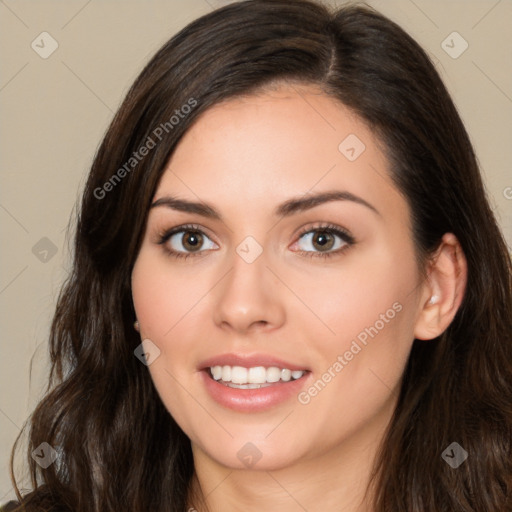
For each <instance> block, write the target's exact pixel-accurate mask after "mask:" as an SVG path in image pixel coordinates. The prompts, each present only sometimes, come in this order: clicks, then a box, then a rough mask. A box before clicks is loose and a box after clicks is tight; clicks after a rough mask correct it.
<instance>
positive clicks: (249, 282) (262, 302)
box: [214, 251, 285, 334]
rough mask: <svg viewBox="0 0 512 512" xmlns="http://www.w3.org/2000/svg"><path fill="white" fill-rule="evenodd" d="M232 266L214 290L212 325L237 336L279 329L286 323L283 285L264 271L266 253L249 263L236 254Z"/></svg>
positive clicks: (270, 272)
mask: <svg viewBox="0 0 512 512" xmlns="http://www.w3.org/2000/svg"><path fill="white" fill-rule="evenodd" d="M231 263H232V268H231V270H230V271H229V272H228V273H227V275H226V276H225V277H224V279H222V280H221V282H220V283H219V285H218V286H216V287H215V289H214V292H215V294H214V301H215V304H214V323H215V325H217V326H218V327H220V328H222V329H224V330H232V331H234V332H236V333H237V334H244V333H245V334H246V333H248V332H251V331H255V330H258V331H261V330H263V331H267V330H273V329H275V328H277V327H279V326H281V325H282V324H283V323H284V321H285V307H284V304H283V300H282V296H281V291H282V286H280V283H279V280H278V279H277V278H276V276H275V275H274V273H273V272H272V271H270V270H269V268H267V260H266V258H265V251H264V252H263V253H262V254H261V255H260V256H259V257H258V258H257V259H256V260H255V261H253V262H252V263H247V262H246V261H244V259H242V258H241V257H240V256H239V255H238V254H237V253H235V254H234V255H233V258H232V259H231ZM274 272H275V271H274Z"/></svg>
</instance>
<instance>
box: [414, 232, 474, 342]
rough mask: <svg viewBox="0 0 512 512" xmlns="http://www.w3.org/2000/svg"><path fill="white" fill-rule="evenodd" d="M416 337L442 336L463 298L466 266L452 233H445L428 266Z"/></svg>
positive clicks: (464, 258) (460, 249)
mask: <svg viewBox="0 0 512 512" xmlns="http://www.w3.org/2000/svg"><path fill="white" fill-rule="evenodd" d="M427 276H428V277H427V281H426V282H425V285H424V287H423V296H422V298H421V302H420V310H419V315H418V318H417V320H416V325H415V329H414V337H415V338H417V339H420V340H431V339H434V338H436V337H437V336H439V335H441V334H442V333H443V332H444V331H445V330H446V329H447V328H448V326H449V325H450V323H451V322H452V320H453V318H454V317H455V315H456V313H457V311H458V309H459V307H460V305H461V303H462V299H463V298H464V292H465V289H466V282H467V262H466V257H465V255H464V252H463V251H462V247H461V246H460V243H459V241H458V240H457V237H456V236H455V235H454V234H453V233H445V235H444V236H443V238H442V240H441V243H440V245H439V247H438V249H437V250H436V253H435V254H434V256H433V257H432V259H431V260H430V262H429V268H428V269H427Z"/></svg>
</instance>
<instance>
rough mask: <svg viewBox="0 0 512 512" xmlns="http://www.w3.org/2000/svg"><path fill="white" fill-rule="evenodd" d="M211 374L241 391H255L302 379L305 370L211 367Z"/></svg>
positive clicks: (262, 367)
mask: <svg viewBox="0 0 512 512" xmlns="http://www.w3.org/2000/svg"><path fill="white" fill-rule="evenodd" d="M210 372H211V375H212V377H213V378H214V379H215V380H219V381H222V382H223V383H224V382H230V383H231V384H233V385H232V386H231V387H236V388H240V389H255V388H259V387H265V386H264V385H265V384H269V383H274V382H279V381H280V380H282V381H283V382H289V381H290V380H296V379H300V378H301V377H302V376H303V375H304V373H305V370H294V371H292V370H288V369H287V368H277V367H276V366H271V367H269V368H265V367H264V366H254V367H252V368H244V367H243V366H211V367H210Z"/></svg>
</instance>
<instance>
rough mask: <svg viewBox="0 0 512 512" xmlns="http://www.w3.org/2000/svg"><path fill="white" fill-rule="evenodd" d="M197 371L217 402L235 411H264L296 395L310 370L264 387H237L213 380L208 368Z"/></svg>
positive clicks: (302, 386)
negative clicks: (298, 377) (286, 380)
mask: <svg viewBox="0 0 512 512" xmlns="http://www.w3.org/2000/svg"><path fill="white" fill-rule="evenodd" d="M199 373H200V374H201V379H202V380H203V383H204V385H205V387H206V389H207V391H208V393H209V394H210V395H211V397H212V398H213V399H214V400H215V401H216V402H217V403H218V404H220V405H222V406H224V407H227V408H228V409H232V410H234V411H237V412H258V411H265V410H267V409H270V408H271V407H274V406H276V405H279V404H281V403H283V402H286V401H287V400H289V399H290V398H292V397H297V395H298V394H299V393H300V391H301V389H302V388H304V386H305V383H306V380H308V378H309V376H310V374H311V372H306V373H305V374H304V375H303V376H302V377H301V378H300V379H297V380H290V381H288V382H283V381H279V382H276V383H275V384H272V385H271V386H267V387H264V388H257V389H237V388H230V387H228V386H225V385H224V384H220V383H219V382H217V381H216V380H214V379H213V378H212V377H210V374H209V370H203V371H201V372H199Z"/></svg>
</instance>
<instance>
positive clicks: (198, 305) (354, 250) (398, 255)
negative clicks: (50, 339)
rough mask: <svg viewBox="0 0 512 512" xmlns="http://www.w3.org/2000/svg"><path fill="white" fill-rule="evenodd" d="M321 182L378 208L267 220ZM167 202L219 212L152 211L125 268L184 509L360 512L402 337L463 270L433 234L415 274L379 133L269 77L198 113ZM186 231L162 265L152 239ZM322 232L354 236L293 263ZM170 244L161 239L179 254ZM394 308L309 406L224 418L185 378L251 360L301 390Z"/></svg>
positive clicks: (455, 293) (308, 91) (414, 330)
mask: <svg viewBox="0 0 512 512" xmlns="http://www.w3.org/2000/svg"><path fill="white" fill-rule="evenodd" d="M349 134H355V135H356V136H357V137H358V138H359V139H360V140H361V141H362V142H363V143H364V145H365V146H366V149H365V150H364V151H363V152H362V153H361V154H360V156H358V158H356V159H355V160H354V161H349V160H348V159H347V158H346V156H345V155H344V154H342V153H341V152H340V151H339V149H338V146H339V144H340V143H341V142H342V141H343V140H344V139H345V138H346V137H347V136H348V135H349ZM329 190H343V191H349V192H350V193H352V194H354V195H356V196H358V197H360V198H362V199H364V200H365V201H367V202H368V203H370V204H371V205H372V206H373V207H374V208H375V209H376V210H378V213H376V212H374V211H373V210H372V209H370V208H368V207H366V206H364V205H361V204H358V203H356V202H353V201H349V200H344V201H330V202H326V203H323V204H321V205H318V206H315V207H314V208H312V209H309V210H305V211H300V212H297V213H295V214H293V215H290V216H289V217H283V218H279V217H276V216H274V215H273V211H274V209H275V208H276V207H277V205H279V204H281V203H282V202H284V201H286V200H288V199H290V198H292V197H293V198H295V197H303V196H304V195H305V194H313V193H318V192H324V191H329ZM170 194H172V195H173V196H176V197H179V198H181V199H187V200H190V201H202V202H205V203H208V204H209V205H211V206H212V207H214V208H215V209H216V210H218V211H219V212H220V214H221V215H222V219H223V220H222V221H219V220H214V219H209V218H205V217H203V216H201V215H198V214H192V213H184V212H179V211H176V210H173V209H170V208H167V207H165V206H160V207H155V208H152V209H151V210H150V214H149V218H148V223H147V227H146V231H145V234H144V239H143V243H142V246H141V249H140V252H139V255H138V257H137V260H136V263H135V266H134V268H133V273H132V292H133V301H134V306H135V310H136V313H137V319H138V321H139V323H140V333H141V339H147V338H149V339H150V340H151V341H152V342H153V343H154V344H155V345H156V346H157V347H158V348H159V349H160V351H161V353H160V355H159V357H157V358H156V359H155V360H154V362H153V363H152V364H151V365H150V366H148V369H149V371H150V374H151V377H152V379H153V381H154V383H155V386H156V389H157V390H158V393H159V395H160V397H161V399H162V402H163V403H164V405H165V407H166V408H167V409H168V411H169V412H170V414H171V415H172V416H173V417H174V418H175V420H176V421H177V422H178V424H179V425H180V426H181V428H182V429H183V430H184V432H185V433H186V434H187V435H188V437H189V438H190V440H191V443H192V449H193V454H194V462H195V469H196V480H195V483H194V486H193V489H192V492H191V499H190V506H191V507H195V508H196V509H197V510H202V509H201V508H200V507H199V504H198V503H197V501H196V502H194V497H193V494H194V493H195V492H197V491H198V488H199V487H200V488H201V489H202V491H203V493H204V494H205V495H206V496H207V504H208V506H209V509H210V510H211V511H223V512H230V511H235V510H236V511H238V510H245V511H258V512H259V511H261V510H269V511H271V510H279V511H280V512H292V511H294V512H295V511H303V510H308V511H324V510H338V511H347V512H348V511H350V512H355V511H357V512H362V511H370V510H371V507H370V505H369V504H368V503H367V502H366V501H365V499H364V495H365V488H366V485H367V483H368V478H369V474H370V471H371V465H372V463H373V461H374V457H375V454H376V451H377V449H378V446H379V443H380V441H381V440H382V436H383V435H384V432H385V429H386V427H387V425H388V423H389V421H390V418H391V415H392V413H393V410H394V407H395V405H396V399H397V396H398V391H399V387H400V383H401V379H402V375H403V371H404V368H405V364H406V361H407V357H408V355H409V352H410V350H411V346H412V343H413V340H414V338H415V337H416V338H421V339H431V338H434V337H435V336H437V335H439V334H440V333H441V332H443V331H444V330H445V329H446V327H447V326H448V325H449V323H450V322H451V320H452V319H453V316H454V315H455V313H456V310H457V308H458V307H459V305H460V302H461V300H462V295H463V292H464V286H465V279H466V263H465V259H464V255H463V254H462V251H461V250H460V246H459V244H458V242H457V240H456V238H455V237H454V236H453V235H450V234H447V235H445V237H444V238H443V242H442V244H441V245H440V248H439V250H438V252H437V253H436V255H435V256H436V257H435V259H434V260H433V261H432V262H431V263H429V265H428V268H426V271H427V275H428V278H427V279H423V278H422V274H421V272H420V269H419V268H418V267H417V263H416V259H415V248H414V245H413V240H412V233H411V224H410V210H409V208H408V205H407V202H406V200H405V199H404V198H403V197H402V196H401V194H400V193H399V192H398V190H397V189H396V188H395V186H394V185H393V183H392V181H391V179H390V177H389V174H388V163H387V161H386V159H385V157H384V156H383V153H382V152H381V151H380V149H379V146H378V144H377V140H376V139H375V137H374V135H373V134H372V132H371V131H370V130H369V129H368V128H367V127H366V126H365V124H364V123H363V122H362V121H361V120H360V119H358V118H357V117H356V116H355V115H353V114H352V113H351V112H350V111H349V110H348V109H347V108H346V107H344V106H343V105H341V104H340V103H338V102H336V101H335V100H334V99H332V98H330V97H328V96H326V95H325V94H323V93H321V92H320V91H319V90H317V89H315V88H313V87H310V86H301V87H298V86H296V85H294V86H291V85H283V86H282V87H280V88H276V89H273V90H267V91H266V92H262V93H260V94H258V95H252V96H248V97H245V98H239V99H232V100H229V101H226V102H224V103H222V104H219V105H216V106H214V107H213V108H210V109H209V110H208V111H206V112H205V113H203V114H202V115H201V117H200V118H199V119H198V120H197V121H196V122H195V123H194V125H193V126H192V127H191V128H190V129H189V130H188V131H187V133H186V134H185V136H184V137H183V139H182V140H181V141H180V144H179V145H178V147H177V148H176V151H175V152H174V154H173V155H172V157H171V159H170V161H169V163H168V166H167V168H166V169H165V172H164V174H163V176H162V179H161V181H160V183H159V185H158V188H157V191H156V193H155V196H154V200H157V199H159V198H161V197H163V196H165V195H170ZM186 223H193V224H197V225H199V227H200V229H201V230H202V231H203V232H204V233H205V235H206V237H205V238H204V239H203V246H201V249H203V248H204V250H202V252H200V253H199V255H196V256H191V257H189V258H187V259H186V260H185V259H176V258H172V257H170V256H169V255H168V254H166V253H165V251H164V245H162V244H158V241H159V234H160V233H161V232H163V231H165V230H168V229H170V228H174V227H177V226H180V225H182V224H186ZM323 223H330V224H333V225H336V226H339V227H341V228H344V229H345V230H348V231H349V232H350V233H351V234H352V236H353V237H354V238H355V240H356V243H355V244H354V245H351V246H347V245H345V246H344V247H345V250H344V251H343V252H341V253H337V254H335V253H334V252H335V251H336V250H337V247H341V246H343V245H344V244H345V242H344V241H343V240H342V239H339V238H338V237H337V236H335V237H334V240H335V244H336V246H335V247H334V248H333V249H330V251H331V252H332V253H333V256H332V257H331V258H321V257H308V254H309V255H310V254H311V253H316V254H318V253H321V251H322V248H321V247H319V246H318V245H316V246H315V245H314V244H313V243H312V241H311V239H310V236H308V235H300V230H301V228H309V230H308V232H311V230H313V229H315V228H316V229H318V225H321V224H323ZM320 231H321V229H320ZM182 234H183V233H182ZM185 235H186V233H185ZM247 236H251V237H253V238H254V239H255V240H256V241H257V242H258V244H259V245H260V246H261V248H262V250H263V252H262V253H261V255H260V256H259V257H258V258H257V259H256V260H255V261H254V262H252V263H247V262H246V261H245V260H244V259H243V258H241V257H240V256H239V255H238V254H237V252H236V248H237V246H238V245H239V244H240V243H241V242H242V241H243V240H244V239H245V238H246V237H247ZM299 236H301V238H299ZM184 238H185V240H187V238H186V237H183V236H181V235H177V236H175V237H174V238H173V240H174V242H173V245H172V246H171V241H167V242H166V244H165V245H166V246H167V247H168V248H171V249H172V248H174V249H175V250H181V251H186V247H187V246H185V247H184V246H183V241H184V240H183V239H184ZM308 240H309V241H308ZM330 240H333V239H330ZM188 247H189V252H193V251H190V246H188ZM300 251H303V253H301V252H300ZM194 254H198V253H194ZM434 294H435V295H436V296H437V297H438V299H437V302H436V303H435V304H429V302H428V300H429V298H430V297H431V296H432V295H434ZM396 303H399V305H400V306H401V310H400V312H397V313H396V315H394V318H393V319H391V320H389V321H388V322H386V323H385V326H384V327H383V328H382V329H380V330H379V331H378V334H377V335H375V336H374V337H373V338H369V339H368V342H367V345H366V346H362V350H361V351H359V352H358V353H357V355H355V356H354V357H353V358H352V360H350V361H348V362H347V364H346V365H345V366H344V367H343V369H342V370H341V371H339V372H338V373H335V377H333V378H332V379H331V381H330V382H329V383H328V384H327V385H326V386H325V387H324V388H323V389H322V390H321V391H320V392H319V393H317V394H316V396H314V397H312V398H311V400H310V402H309V403H307V404H301V403H300V402H299V401H298V400H297V397H295V396H294V397H292V399H290V400H288V401H287V402H286V403H284V404H282V405H278V406H276V407H273V408H271V409H269V410H266V411H263V412H257V413H247V412H244V413H241V412H235V411H233V410H230V409H227V408H224V407H222V406H220V405H219V404H217V403H216V402H215V401H213V399H212V398H211V397H210V396H209V394H208V393H207V391H206V390H205V388H204V386H203V384H202V382H201V379H200V378H199V377H200V375H199V373H198V370H197V369H198V366H199V363H200V362H201V361H203V360H204V359H206V358H209V357H212V356H214V355H218V354H222V353H227V352H238V353H254V352H263V353H267V354H271V355H273V356H276V357H279V358H282V359H284V360H286V361H291V362H293V363H296V364H299V365H302V366H304V367H307V368H310V369H311V372H312V373H311V374H310V375H309V376H308V379H307V383H306V384H305V385H304V389H306V390H307V389H308V388H309V387H310V386H312V385H313V384H314V382H315V381H317V380H318V379H319V378H321V376H322V375H323V374H324V373H325V372H326V371H327V370H328V369H329V368H330V367H331V368H332V366H333V364H334V363H335V362H336V360H337V357H338V356H339V355H343V354H344V353H345V352H346V351H347V350H349V349H350V346H351V343H352V341H353V340H354V339H356V337H357V335H358V334H360V333H361V332H362V331H364V330H365V328H367V327H369V326H374V325H375V324H376V321H377V320H379V318H381V317H380V315H381V314H385V313H386V311H387V310H389V309H390V308H392V305H393V304H396ZM247 442H251V443H253V444H254V445H255V446H257V448H258V450H259V451H260V452H261V459H260V460H259V461H258V462H257V463H256V464H255V465H254V466H252V467H247V466H245V465H244V464H243V463H242V462H241V461H240V460H239V458H238V457H237V452H238V451H239V450H240V449H241V448H242V447H243V446H244V445H245V444H246V443H247ZM369 496H370V494H369V495H368V497H369Z"/></svg>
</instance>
